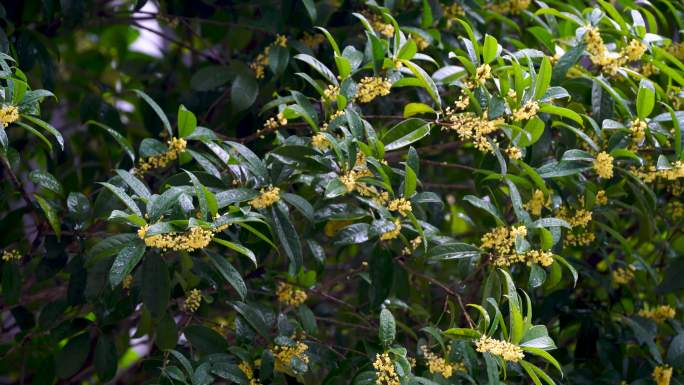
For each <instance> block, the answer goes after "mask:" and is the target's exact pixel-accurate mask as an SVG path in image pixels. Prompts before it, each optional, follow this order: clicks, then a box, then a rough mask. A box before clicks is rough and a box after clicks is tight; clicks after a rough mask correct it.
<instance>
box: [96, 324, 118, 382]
mask: <svg viewBox="0 0 684 385" xmlns="http://www.w3.org/2000/svg"><path fill="white" fill-rule="evenodd" d="M118 358H119V357H118V354H117V352H116V345H114V341H112V338H111V337H110V336H108V335H106V334H103V335H101V336H100V337H99V338H98V339H97V345H95V357H94V359H93V360H94V361H95V372H97V376H98V378H99V379H100V381H102V382H106V381H109V380H110V379H111V378H112V377H114V375H115V374H116V368H117V366H118Z"/></svg>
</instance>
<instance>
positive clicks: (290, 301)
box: [276, 282, 308, 307]
mask: <svg viewBox="0 0 684 385" xmlns="http://www.w3.org/2000/svg"><path fill="white" fill-rule="evenodd" d="M276 296H277V297H278V302H280V303H283V304H285V305H289V306H294V307H297V306H299V305H301V304H303V303H304V302H306V299H307V298H308V296H307V295H306V292H305V291H304V290H302V289H299V288H297V287H295V286H293V285H290V284H289V283H285V282H279V283H278V287H277V288H276Z"/></svg>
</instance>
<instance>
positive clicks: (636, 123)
mask: <svg viewBox="0 0 684 385" xmlns="http://www.w3.org/2000/svg"><path fill="white" fill-rule="evenodd" d="M647 127H648V124H647V123H646V122H645V121H643V120H641V119H639V118H636V119H634V120H633V121H632V124H631V127H630V129H629V130H630V131H631V134H632V141H633V142H634V143H636V144H640V143H641V142H643V141H644V138H646V128H647Z"/></svg>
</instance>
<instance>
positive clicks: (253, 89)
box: [230, 73, 259, 112]
mask: <svg viewBox="0 0 684 385" xmlns="http://www.w3.org/2000/svg"><path fill="white" fill-rule="evenodd" d="M257 95H259V83H257V81H256V79H255V78H254V74H252V73H244V74H239V75H238V76H236V77H235V80H233V84H232V85H231V86H230V105H231V106H232V107H233V110H234V111H235V112H240V111H244V110H246V109H247V108H249V107H251V106H252V104H254V101H256V98H257Z"/></svg>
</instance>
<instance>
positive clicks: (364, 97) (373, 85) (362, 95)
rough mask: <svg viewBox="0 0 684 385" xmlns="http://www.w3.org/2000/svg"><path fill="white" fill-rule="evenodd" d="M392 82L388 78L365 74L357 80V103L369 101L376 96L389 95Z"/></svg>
mask: <svg viewBox="0 0 684 385" xmlns="http://www.w3.org/2000/svg"><path fill="white" fill-rule="evenodd" d="M390 88H392V83H390V81H389V80H388V79H383V78H380V77H377V76H372V77H371V76H366V77H364V78H363V79H361V81H360V82H359V89H358V91H357V92H356V99H358V101H359V103H370V102H371V101H373V99H375V98H376V97H378V96H385V95H389V93H390Z"/></svg>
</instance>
